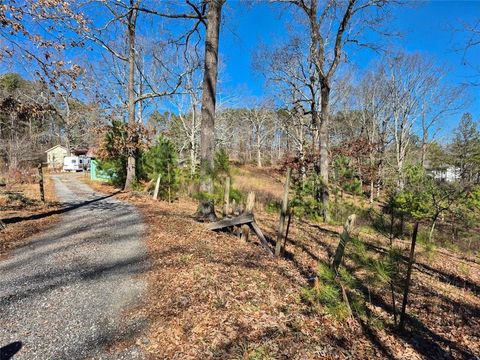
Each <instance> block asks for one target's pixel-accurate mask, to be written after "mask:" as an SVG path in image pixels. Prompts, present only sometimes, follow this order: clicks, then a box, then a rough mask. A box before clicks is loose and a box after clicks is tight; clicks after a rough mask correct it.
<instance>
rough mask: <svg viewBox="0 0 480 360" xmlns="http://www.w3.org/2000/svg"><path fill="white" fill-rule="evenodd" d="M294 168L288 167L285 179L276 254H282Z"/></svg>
mask: <svg viewBox="0 0 480 360" xmlns="http://www.w3.org/2000/svg"><path fill="white" fill-rule="evenodd" d="M291 172H292V170H291V169H290V168H288V169H287V179H286V180H285V186H284V188H283V201H282V209H281V211H280V219H279V221H278V230H277V242H276V244H275V256H280V253H281V250H282V244H283V239H284V233H285V217H286V216H287V209H288V189H289V188H290V175H291Z"/></svg>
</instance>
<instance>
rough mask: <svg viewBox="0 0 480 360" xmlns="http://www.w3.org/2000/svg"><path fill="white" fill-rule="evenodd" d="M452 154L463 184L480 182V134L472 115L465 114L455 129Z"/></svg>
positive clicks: (453, 162)
mask: <svg viewBox="0 0 480 360" xmlns="http://www.w3.org/2000/svg"><path fill="white" fill-rule="evenodd" d="M454 134H455V137H454V139H453V143H452V145H451V149H450V153H451V157H452V161H451V162H452V164H453V165H454V166H455V167H457V168H458V169H459V173H460V179H461V180H462V181H463V182H478V181H479V180H480V133H479V131H478V129H477V124H476V123H475V122H474V121H473V118H472V115H471V114H470V113H465V114H463V116H462V119H461V120H460V123H459V125H458V127H457V128H456V129H455V132H454Z"/></svg>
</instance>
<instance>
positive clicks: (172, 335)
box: [94, 169, 480, 359]
mask: <svg viewBox="0 0 480 360" xmlns="http://www.w3.org/2000/svg"><path fill="white" fill-rule="evenodd" d="M242 171H243V172H242V173H241V175H240V176H239V178H240V180H239V178H238V177H236V178H235V179H234V183H235V184H236V185H237V187H242V186H247V185H248V186H251V188H252V189H253V188H254V189H256V191H260V190H261V191H265V192H267V191H268V192H269V193H270V194H271V195H272V196H277V198H279V197H280V196H279V195H281V191H282V185H281V182H280V181H278V179H277V178H275V176H273V177H270V176H269V175H267V174H260V175H259V176H258V178H259V179H257V180H253V181H249V179H252V178H253V179H256V177H257V175H255V173H256V172H255V170H252V169H246V170H245V169H243V170H242ZM237 176H238V175H237ZM242 181H244V183H242ZM277 181H278V183H277ZM274 184H276V185H274ZM94 186H95V188H96V189H97V190H102V191H106V192H109V193H112V192H114V191H115V190H114V189H112V188H110V187H109V186H108V185H104V184H99V183H96V184H94ZM274 187H276V190H273V191H272V188H274ZM117 196H118V197H120V198H122V199H125V200H127V201H130V202H132V203H133V204H135V205H136V206H137V207H138V208H139V209H140V211H141V212H142V213H143V215H144V219H145V221H146V224H147V233H146V237H145V239H146V243H147V246H148V251H149V255H150V261H151V265H152V266H151V269H150V271H149V272H148V274H147V278H148V282H149V290H148V294H147V296H146V298H145V302H144V303H143V304H142V305H141V306H140V307H139V308H137V309H134V311H133V314H134V315H136V316H139V318H146V319H147V320H148V327H147V329H146V331H145V333H144V334H143V335H144V336H145V338H146V339H147V340H146V341H143V340H142V341H141V342H139V344H140V346H142V347H143V348H144V350H145V351H146V352H147V354H148V355H149V356H150V358H152V359H333V358H335V359H346V358H351V359H370V358H389V359H391V358H395V359H407V358H408V359H424V358H430V359H451V358H454V359H469V358H473V357H474V356H478V355H480V338H479V333H478V329H479V328H480V299H479V297H478V293H479V287H480V274H479V271H480V266H479V265H478V264H477V263H476V262H475V261H470V260H468V259H464V258H463V257H462V256H461V254H456V253H452V252H449V251H447V250H443V249H442V250H441V251H439V252H438V254H436V256H435V257H433V258H432V259H431V258H430V257H428V256H427V255H428V254H426V253H425V251H424V249H423V247H422V246H421V245H420V246H419V252H418V253H419V256H418V258H417V263H418V264H417V267H416V268H415V270H414V274H413V286H412V290H411V295H410V303H409V307H408V312H409V314H411V315H412V317H411V319H410V321H409V322H408V327H407V331H406V332H404V333H398V332H397V331H396V330H395V329H394V328H393V326H392V318H391V312H390V311H389V308H388V307H389V303H390V299H389V293H388V291H385V290H381V289H380V290H379V289H377V288H376V287H375V286H373V287H371V288H370V289H369V290H370V291H371V293H370V297H371V299H370V300H371V303H368V304H367V305H368V309H369V311H370V312H371V316H372V318H374V319H377V320H378V322H379V323H380V324H383V328H375V327H371V326H366V325H365V324H362V323H361V322H359V321H358V320H355V321H348V322H338V321H337V320H335V319H334V318H332V317H331V316H330V315H327V314H326V313H323V312H322V311H320V312H312V311H311V309H310V308H309V307H308V306H307V305H306V304H304V303H302V302H301V300H300V291H301V288H302V287H305V286H308V284H307V280H306V276H308V275H309V274H314V273H315V271H316V268H317V266H318V263H319V262H329V260H330V257H331V255H332V253H333V251H334V249H335V247H336V246H337V244H338V239H339V236H338V232H339V231H340V230H341V228H340V227H338V226H327V225H322V224H315V223H312V222H309V221H303V220H300V219H294V221H293V223H292V227H291V232H290V237H289V240H290V241H289V242H288V245H287V250H288V252H289V253H290V254H289V260H284V259H280V260H276V259H273V258H271V257H269V256H268V255H267V254H266V253H265V252H264V251H263V250H262V248H261V247H260V246H259V244H258V242H257V240H256V239H255V238H254V239H253V242H250V243H245V242H242V241H241V240H239V239H238V238H236V237H234V236H232V235H229V234H225V233H214V232H210V231H207V230H205V227H204V225H203V224H201V223H198V222H197V221H196V220H195V219H194V218H193V216H192V214H193V213H194V212H195V209H196V203H195V202H193V201H192V200H190V199H186V198H182V199H180V200H179V201H177V202H175V203H172V204H169V203H166V202H161V201H160V202H157V201H153V200H151V199H149V198H146V197H142V196H139V195H136V196H129V194H128V193H122V194H120V195H117ZM256 218H257V221H258V223H259V225H260V227H261V228H262V230H263V231H264V233H265V234H266V235H267V236H268V237H269V238H274V236H275V230H276V224H277V216H276V215H272V214H268V213H266V212H265V211H263V210H262V209H261V207H258V208H257V210H256ZM360 236H361V237H362V239H363V240H364V241H365V242H366V243H368V244H371V245H375V246H377V247H378V246H380V247H386V239H384V238H381V237H380V236H378V235H372V234H361V235H360ZM403 248H404V249H405V250H408V242H405V243H404V244H403ZM372 251H373V253H375V251H374V250H372ZM356 275H358V276H359V278H360V279H362V274H361V273H358V274H356Z"/></svg>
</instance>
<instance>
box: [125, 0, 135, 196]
mask: <svg viewBox="0 0 480 360" xmlns="http://www.w3.org/2000/svg"><path fill="white" fill-rule="evenodd" d="M136 21H137V9H136V8H134V5H133V0H130V12H129V13H128V28H127V39H128V84H127V93H128V107H127V112H128V123H129V124H134V123H135V30H136ZM133 141H137V140H136V139H133ZM136 175H137V174H136V151H135V150H134V149H132V150H130V151H129V153H128V158H127V177H126V179H125V186H124V190H131V189H132V185H133V182H134V181H135V178H136Z"/></svg>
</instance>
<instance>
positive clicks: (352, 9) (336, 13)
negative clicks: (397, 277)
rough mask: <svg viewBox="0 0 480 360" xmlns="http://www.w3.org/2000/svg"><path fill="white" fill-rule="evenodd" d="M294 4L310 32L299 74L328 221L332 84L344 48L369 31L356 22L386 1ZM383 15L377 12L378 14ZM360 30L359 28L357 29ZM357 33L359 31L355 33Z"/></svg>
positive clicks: (294, 0)
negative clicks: (311, 129)
mask: <svg viewBox="0 0 480 360" xmlns="http://www.w3.org/2000/svg"><path fill="white" fill-rule="evenodd" d="M285 2H287V3H289V4H292V5H293V6H294V7H295V8H296V9H298V10H299V11H300V14H303V18H304V20H305V21H306V23H307V24H308V25H307V28H308V31H309V39H308V56H307V63H306V64H302V65H301V67H300V69H299V71H297V73H299V74H300V75H301V82H303V85H304V88H306V89H307V91H308V96H307V98H308V102H309V106H308V108H307V109H306V112H307V113H308V114H310V115H311V118H312V125H313V127H314V137H313V139H314V144H313V145H314V148H316V147H317V146H318V148H319V159H318V163H317V166H316V167H317V171H318V173H319V175H320V178H321V181H322V183H321V186H320V189H319V194H318V196H319V197H320V200H321V202H322V204H323V217H324V220H325V221H328V219H329V214H328V203H329V191H328V184H329V180H328V176H329V159H328V148H329V144H328V142H329V134H328V129H329V119H330V95H331V90H332V82H333V78H334V76H335V73H336V71H337V69H338V66H339V64H340V62H341V61H342V59H344V47H345V44H346V43H348V42H353V43H360V40H359V36H360V33H361V32H362V31H363V30H364V29H365V27H364V26H363V27H362V26H361V24H360V23H357V24H354V23H353V22H352V19H354V18H355V17H358V16H360V14H365V12H366V10H367V9H369V8H372V7H376V8H377V9H383V8H384V7H385V5H386V4H387V3H388V1H386V0H373V1H372V0H365V1H361V0H348V1H337V0H329V1H325V2H319V1H318V0H291V1H285ZM378 13H380V12H377V14H378ZM382 19H383V14H382V15H380V16H378V17H375V19H373V18H371V19H369V20H367V21H365V20H364V22H363V23H364V24H366V25H367V26H370V25H372V24H376V25H377V26H378V24H379V22H380V21H381V20H382ZM355 27H356V28H355ZM354 30H356V31H354Z"/></svg>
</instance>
